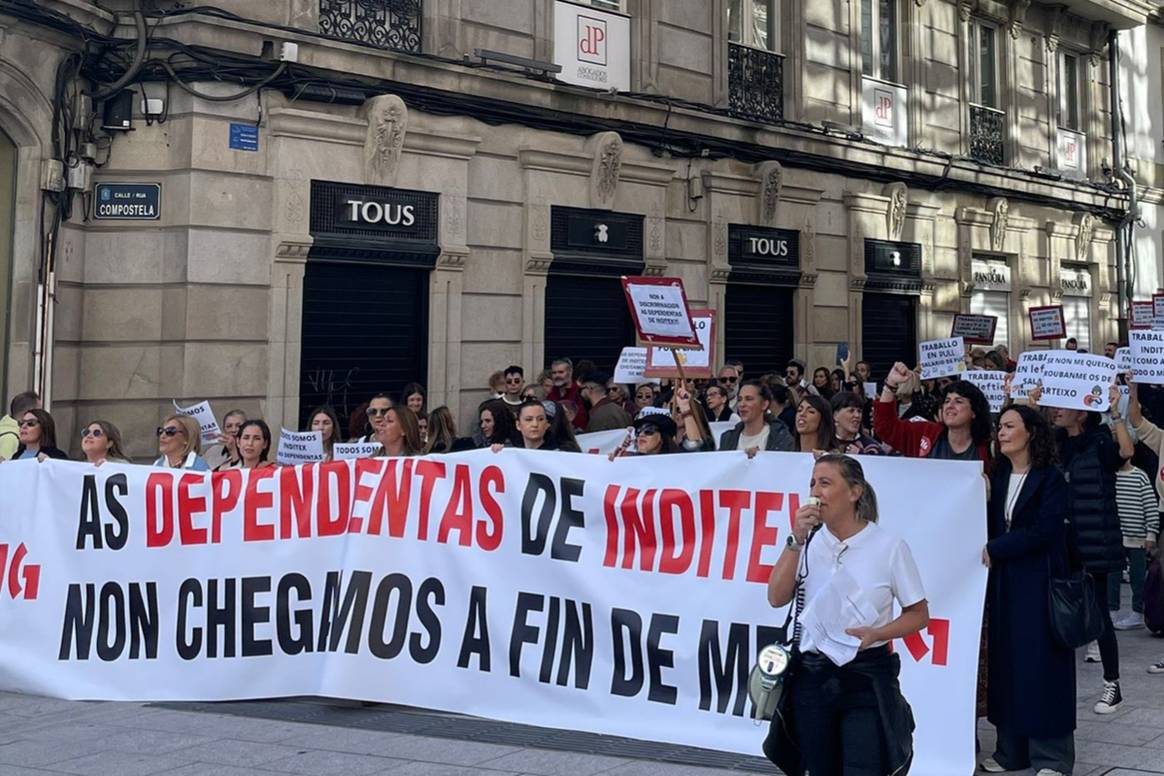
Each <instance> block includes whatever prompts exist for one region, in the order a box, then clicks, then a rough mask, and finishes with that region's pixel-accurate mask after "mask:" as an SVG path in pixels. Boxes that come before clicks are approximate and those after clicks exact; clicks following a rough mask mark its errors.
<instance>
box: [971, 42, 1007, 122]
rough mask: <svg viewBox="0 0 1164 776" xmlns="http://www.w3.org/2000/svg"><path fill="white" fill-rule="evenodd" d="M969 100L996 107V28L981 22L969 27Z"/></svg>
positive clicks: (997, 100) (997, 104)
mask: <svg viewBox="0 0 1164 776" xmlns="http://www.w3.org/2000/svg"><path fill="white" fill-rule="evenodd" d="M970 43H971V46H972V49H971V56H970V73H971V78H972V80H971V82H970V101H971V102H973V103H975V104H977V105H984V106H986V107H987V108H998V106H999V104H1000V102H999V99H998V92H999V89H998V28H997V27H994V26H992V25H989V24H985V23H983V22H974V23H973V24H971V27H970Z"/></svg>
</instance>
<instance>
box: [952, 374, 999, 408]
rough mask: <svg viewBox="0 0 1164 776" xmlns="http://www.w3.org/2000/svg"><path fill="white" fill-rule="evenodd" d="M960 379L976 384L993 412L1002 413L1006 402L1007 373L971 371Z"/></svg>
mask: <svg viewBox="0 0 1164 776" xmlns="http://www.w3.org/2000/svg"><path fill="white" fill-rule="evenodd" d="M960 377H961V378H962V379H963V380H965V381H966V382H968V383H974V385H976V386H978V389H979V390H980V391H982V395H983V396H985V397H986V401H987V402H989V403H990V411H991V412H995V413H998V412H1002V405H1003V403H1004V402H1005V401H1006V390H1005V388H1004V387H1003V386H1004V384H1005V382H1006V372H1000V371H996V370H987V369H969V370H967V371H965V372H963V373H962V374H961V375H960Z"/></svg>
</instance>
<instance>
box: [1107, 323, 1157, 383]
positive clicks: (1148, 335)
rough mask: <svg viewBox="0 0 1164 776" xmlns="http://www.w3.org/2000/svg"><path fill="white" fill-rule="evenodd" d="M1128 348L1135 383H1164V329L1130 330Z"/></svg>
mask: <svg viewBox="0 0 1164 776" xmlns="http://www.w3.org/2000/svg"><path fill="white" fill-rule="evenodd" d="M1120 350H1123V348H1120ZM1127 350H1128V352H1129V355H1130V357H1131V362H1132V363H1131V372H1132V382H1133V383H1139V384H1147V385H1164V331H1129V332H1128V348H1127ZM1116 353H1117V355H1118V354H1119V351H1116Z"/></svg>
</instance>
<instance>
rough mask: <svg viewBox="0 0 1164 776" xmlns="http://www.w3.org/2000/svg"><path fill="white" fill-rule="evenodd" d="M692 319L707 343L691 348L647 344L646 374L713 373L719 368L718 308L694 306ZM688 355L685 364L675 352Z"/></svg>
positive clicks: (697, 334)
mask: <svg viewBox="0 0 1164 776" xmlns="http://www.w3.org/2000/svg"><path fill="white" fill-rule="evenodd" d="M691 322H692V323H693V324H694V326H695V332H696V336H698V337H699V342H700V344H701V345H702V346H703V347H702V349H700V350H690V349H688V348H660V347H654V346H652V347H649V348H647V366H646V369H644V370H643V374H644V375H645V376H647V377H680V376H681V373H683V374H686V376H687V377H711V376H712V375H713V373H714V369H715V310H692V311H691ZM676 353H681V354H682V355H683V356H684V359H683V363H682V365H681V366H682V367H683V368H680V365H679V364H677V363H676V360H675V354H676Z"/></svg>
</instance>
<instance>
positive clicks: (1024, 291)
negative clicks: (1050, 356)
mask: <svg viewBox="0 0 1164 776" xmlns="http://www.w3.org/2000/svg"><path fill="white" fill-rule="evenodd" d="M1033 293H1034V292H1033V291H1032V290H1031V288H1030V287H1029V286H1027V287H1024V288H1020V289H1019V299H1021V300H1023V301H1024V302H1025V301H1026V300H1028V299H1030V298H1031V295H1032V294H1033Z"/></svg>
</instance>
